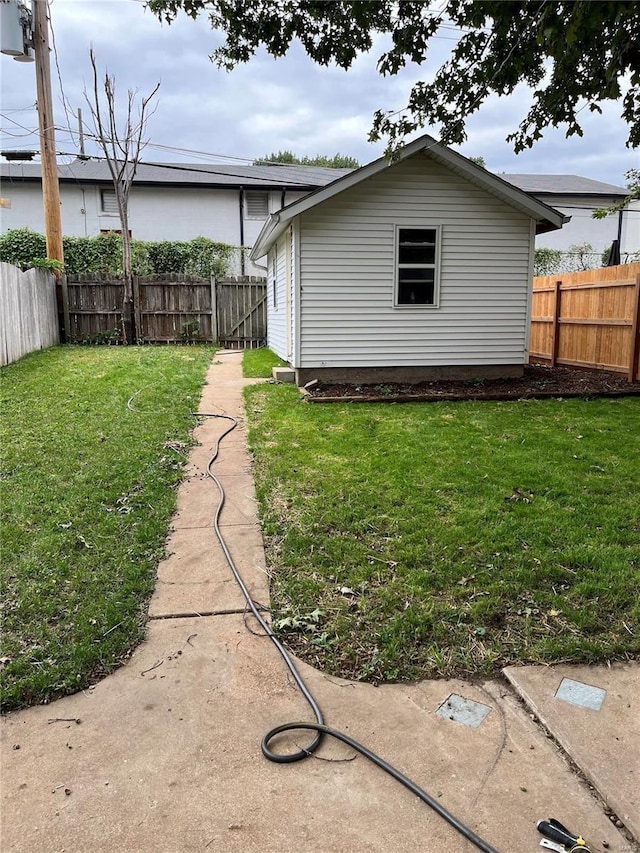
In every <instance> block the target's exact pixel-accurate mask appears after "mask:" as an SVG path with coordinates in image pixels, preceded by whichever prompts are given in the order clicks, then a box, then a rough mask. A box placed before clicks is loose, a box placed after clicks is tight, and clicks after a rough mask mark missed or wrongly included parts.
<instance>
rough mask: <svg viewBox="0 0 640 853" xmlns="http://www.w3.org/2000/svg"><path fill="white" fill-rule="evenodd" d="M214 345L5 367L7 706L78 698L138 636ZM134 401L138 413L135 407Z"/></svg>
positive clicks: (60, 350)
mask: <svg viewBox="0 0 640 853" xmlns="http://www.w3.org/2000/svg"><path fill="white" fill-rule="evenodd" d="M210 359H211V349H209V348H206V347H197V346H195V347H189V349H188V350H185V349H184V348H180V347H153V348H151V347H149V348H135V347H110V348H93V347H92V348H88V347H70V346H68V347H56V348H53V349H49V350H46V351H43V352H39V353H34V354H32V355H30V356H27V357H26V358H24V359H21V360H20V361H19V362H16V363H15V364H13V365H10V366H9V367H6V368H3V369H2V392H1V393H2V422H1V424H0V428H1V433H2V435H1V441H2V457H3V458H2V472H3V473H2V480H1V483H0V488H1V490H2V531H1V536H2V557H3V559H2V587H3V595H4V607H3V634H2V651H1V652H0V656H1V657H2V658H3V660H4V666H3V668H2V673H1V674H0V681H1V686H2V691H3V696H2V702H3V707H4V708H5V709H9V708H15V707H19V706H21V705H25V704H31V703H34V702H41V701H44V700H46V699H50V698H53V697H55V696H59V695H62V694H64V693H69V692H73V691H75V690H78V689H79V688H81V687H84V686H86V685H88V684H90V683H91V682H92V681H94V680H95V679H97V678H99V677H101V676H102V675H104V674H105V673H107V672H109V671H111V670H112V669H113V668H114V667H115V666H117V665H118V663H119V662H121V661H122V660H124V659H126V658H127V656H128V655H129V653H130V651H131V649H132V648H133V647H134V646H135V645H136V644H137V643H138V642H139V641H140V640H141V639H142V636H143V631H144V624H145V620H146V604H147V600H148V598H149V596H150V595H151V592H152V591H153V587H154V583H155V567H156V565H157V563H158V562H159V560H160V559H161V557H162V555H163V553H164V542H165V537H166V531H167V525H168V521H169V518H170V516H171V513H172V511H173V508H174V505H175V488H174V487H175V485H176V484H177V482H178V481H179V480H180V477H181V468H182V465H181V463H182V459H181V457H180V455H179V454H177V453H175V452H173V451H172V450H169V448H185V447H186V446H187V445H188V444H189V443H190V430H191V428H192V427H193V426H194V424H195V421H194V418H193V417H192V416H191V415H190V412H192V411H194V410H195V409H196V408H197V405H198V400H199V397H200V389H201V386H202V382H203V379H204V374H205V371H206V368H207V366H208V363H209V361H210ZM132 395H135V403H136V409H135V411H131V410H130V409H129V408H128V407H127V401H128V400H129V398H130V397H132Z"/></svg>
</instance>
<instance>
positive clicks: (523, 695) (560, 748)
mask: <svg viewBox="0 0 640 853" xmlns="http://www.w3.org/2000/svg"><path fill="white" fill-rule="evenodd" d="M502 676H503V678H504V679H505V680H506V685H507V687H508V688H509V690H510V692H511V693H512V694H513V695H514V696H515V698H516V700H517V701H518V702H519V703H520V704H521V705H522V707H523V708H524V710H525V711H526V712H527V714H528V715H529V718H530V719H531V720H532V721H533V722H534V723H535V724H536V725H537V726H538V727H539V728H540V729H541V731H542V732H544V735H545V737H546V738H547V739H548V740H549V741H551V743H553V745H554V746H555V748H556V750H557V752H558V753H559V755H561V756H562V758H563V759H564V761H565V762H566V764H567V766H568V767H569V769H570V770H571V772H572V773H573V774H574V775H575V777H576V779H578V781H579V782H580V783H581V784H582V786H583V787H584V788H586V789H587V791H589V793H590V795H591V797H592V798H593V799H594V800H595V802H596V803H597V805H598V807H599V808H600V809H601V810H602V813H603V814H604V815H605V816H606V817H608V818H609V820H611V821H612V822H613V823H614V825H615V826H616V828H617V829H618V830H619V831H620V833H621V834H623V835H624V836H625V837H626V838H627V840H628V841H629V842H630V844H631V845H632V846H630V847H629V849H630V850H634V846H633V845H637V844H638V840H637V839H636V838H635V836H634V835H633V833H632V832H631V830H630V829H629V828H628V827H627V826H626V825H625V824H624V821H622V820H621V818H620V816H619V815H618V814H617V813H616V812H615V811H614V810H613V809H612V808H611V806H610V805H609V802H608V801H607V798H606V797H605V795H604V794H602V793H601V792H600V790H599V788H598V786H597V784H596V780H595V779H592V778H591V776H590V774H589V773H588V771H587V770H584V769H583V768H582V767H581V766H580V765H579V764H578V763H577V762H576V761H575V760H574V759H573V758H572V757H571V754H570V753H569V751H568V750H567V748H566V747H565V745H564V744H563V742H562V739H561V738H559V737H557V736H556V735H555V734H554V733H553V732H552V730H551V729H550V728H549V726H548V725H547V723H546V721H545V718H544V716H543V715H542V714H541V713H540V711H539V709H538V707H537V705H536V703H535V702H534V701H533V699H532V698H531V697H530V696H529V694H528V693H527V692H526V690H524V689H523V688H522V687H521V686H520V685H518V684H516V683H514V682H513V681H512V680H511V678H510V676H509V675H508V673H506V672H505V671H504V670H503V671H502Z"/></svg>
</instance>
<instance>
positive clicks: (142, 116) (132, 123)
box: [84, 48, 160, 343]
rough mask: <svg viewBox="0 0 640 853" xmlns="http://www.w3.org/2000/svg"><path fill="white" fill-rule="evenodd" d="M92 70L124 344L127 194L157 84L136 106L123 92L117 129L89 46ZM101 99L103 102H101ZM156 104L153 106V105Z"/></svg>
mask: <svg viewBox="0 0 640 853" xmlns="http://www.w3.org/2000/svg"><path fill="white" fill-rule="evenodd" d="M89 57H90V59H91V68H92V70H93V91H92V93H91V97H90V96H89V95H88V94H87V90H86V89H85V92H84V96H85V99H86V101H87V104H88V105H89V109H90V110H91V115H92V116H93V123H94V126H95V131H96V136H97V138H98V144H99V145H100V147H101V148H102V151H103V152H104V156H105V158H106V161H107V163H108V165H109V172H110V173H111V180H112V181H113V187H114V190H115V194H116V202H117V204H118V214H119V215H120V228H121V232H122V275H123V281H124V301H123V306H122V337H123V342H124V343H134V342H135V330H134V323H133V276H132V272H131V235H130V233H129V193H130V191H131V184H132V183H133V179H134V177H135V174H136V170H137V168H138V163H139V161H140V153H141V152H142V150H143V148H144V147H145V145H146V144H147V143H146V141H145V140H144V139H143V134H144V132H145V128H146V123H147V120H148V119H149V117H150V116H152V115H153V113H154V112H155V109H156V107H155V106H154V108H153V109H151V110H150V109H149V103H150V102H151V100H152V99H153V97H154V96H155V95H156V93H157V91H158V89H159V88H160V83H157V84H156V86H155V88H154V89H153V91H152V92H151V93H150V94H149V95H147V96H146V97H143V98H141V99H140V102H139V105H136V97H137V95H138V92H137V90H136V91H134V90H132V89H129V90H128V91H127V103H126V108H127V111H126V118H125V122H124V125H123V127H122V129H121V130H120V131H119V130H118V126H117V121H116V81H115V77H112V76H110V75H109V74H108V73H106V74H105V75H104V81H103V89H104V94H102V93H101V92H100V84H99V80H98V69H97V65H96V57H95V54H94V52H93V48H92V49H91V50H90V51H89ZM103 99H104V105H103V103H102V102H103ZM156 106H157V105H156Z"/></svg>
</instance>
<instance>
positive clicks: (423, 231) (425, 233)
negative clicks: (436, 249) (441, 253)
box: [399, 228, 436, 246]
mask: <svg viewBox="0 0 640 853" xmlns="http://www.w3.org/2000/svg"><path fill="white" fill-rule="evenodd" d="M399 231H400V235H399V239H400V245H403V244H407V243H409V244H410V243H413V244H414V245H416V244H417V245H424V244H425V243H426V244H427V245H429V246H435V244H436V231H435V228H400V229H399Z"/></svg>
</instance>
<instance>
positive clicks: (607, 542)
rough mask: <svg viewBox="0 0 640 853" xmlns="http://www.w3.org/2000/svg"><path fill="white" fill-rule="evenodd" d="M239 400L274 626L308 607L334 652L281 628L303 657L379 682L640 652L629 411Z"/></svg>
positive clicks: (638, 427) (272, 397)
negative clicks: (317, 613) (317, 614)
mask: <svg viewBox="0 0 640 853" xmlns="http://www.w3.org/2000/svg"><path fill="white" fill-rule="evenodd" d="M246 393H247V405H248V412H249V419H250V427H251V428H250V442H251V447H252V450H253V453H254V458H255V476H256V484H257V490H258V497H259V501H260V507H261V516H262V523H263V528H264V532H265V536H266V541H267V556H268V562H269V564H270V567H271V569H272V578H273V580H272V607H273V610H274V618H275V619H276V620H277V619H278V618H281V614H283V613H285V611H284V610H283V608H284V607H290V608H291V612H295V613H311V612H313V611H314V610H315V609H316V608H319V609H320V610H322V611H323V613H324V614H325V615H324V618H323V621H322V626H321V629H322V633H324V632H326V633H327V636H328V637H330V638H331V639H332V642H331V644H330V646H329V647H328V648H327V647H324V646H322V645H317V646H316V647H315V648H312V649H311V648H310V643H309V641H308V638H307V637H306V636H305V634H304V633H300V632H294V633H291V634H290V635H289V641H290V643H291V644H292V646H293V648H294V649H295V650H296V651H297V652H298V653H300V654H302V655H303V656H306V657H307V658H308V659H309V660H310V661H312V662H314V663H319V662H321V663H322V665H323V666H325V667H326V668H327V669H328V670H329V671H332V672H334V673H336V674H340V675H346V676H354V677H357V678H367V679H370V680H380V679H396V678H400V679H404V678H417V677H428V676H434V675H454V674H459V675H486V674H489V673H492V672H495V671H496V670H497V669H498V668H500V667H501V666H504V665H506V664H509V663H514V662H531V661H536V662H537V661H539V662H542V661H547V662H548V661H553V660H570V661H576V662H578V661H591V660H593V659H598V660H608V659H616V658H626V657H628V656H630V655H634V654H637V653H638V652H639V651H640V640H639V634H640V608H638V604H637V602H638V600H640V571H639V568H640V537H639V535H638V524H639V522H638V518H637V507H638V503H639V500H638V498H639V494H638V476H637V473H638V472H637V459H638V458H640V405H639V402H640V401H638V400H637V399H634V398H626V399H616V400H590V401H584V400H571V401H557V400H545V401H528V402H524V401H522V402H515V401H513V402H505V403H496V402H466V403H457V404H456V403H436V404H429V405H396V406H393V407H389V406H382V405H367V406H358V407H355V406H349V405H338V404H334V405H332V406H330V407H329V406H327V407H321V406H309V405H305V404H304V403H301V402H300V398H299V395H298V393H297V391H296V389H295V388H291V387H286V386H254V387H252V388H249V389H247V392H246ZM341 588H346V589H350V590H352V591H353V592H354V593H356V594H355V595H353V596H352V595H344V594H341V593H340V592H339V590H340V589H341ZM285 615H286V614H285ZM625 626H627V627H625Z"/></svg>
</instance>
